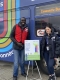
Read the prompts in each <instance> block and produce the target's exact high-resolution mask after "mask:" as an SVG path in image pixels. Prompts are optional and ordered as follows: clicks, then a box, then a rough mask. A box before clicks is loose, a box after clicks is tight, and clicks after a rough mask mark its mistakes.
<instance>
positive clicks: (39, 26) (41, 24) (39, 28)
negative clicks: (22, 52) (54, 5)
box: [35, 16, 60, 37]
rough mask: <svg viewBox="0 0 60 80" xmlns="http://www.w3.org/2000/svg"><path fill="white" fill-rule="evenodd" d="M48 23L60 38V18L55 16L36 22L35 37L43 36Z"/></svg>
mask: <svg viewBox="0 0 60 80" xmlns="http://www.w3.org/2000/svg"><path fill="white" fill-rule="evenodd" d="M46 23H51V24H52V25H53V28H54V31H55V33H56V34H57V35H58V36H60V16H53V17H47V18H39V19H36V20H35V35H36V36H37V37H38V36H43V35H44V28H45V26H46Z"/></svg>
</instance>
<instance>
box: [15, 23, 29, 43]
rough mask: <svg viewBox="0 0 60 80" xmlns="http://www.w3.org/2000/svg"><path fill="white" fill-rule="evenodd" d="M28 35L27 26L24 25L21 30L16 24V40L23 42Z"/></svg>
mask: <svg viewBox="0 0 60 80" xmlns="http://www.w3.org/2000/svg"><path fill="white" fill-rule="evenodd" d="M27 36H28V28H27V27H25V28H24V29H23V30H22V29H21V27H20V26H19V25H18V24H17V25H16V28H15V40H16V41H17V42H22V43H24V40H26V39H27Z"/></svg>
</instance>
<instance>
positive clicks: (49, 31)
mask: <svg viewBox="0 0 60 80" xmlns="http://www.w3.org/2000/svg"><path fill="white" fill-rule="evenodd" d="M45 31H46V33H47V34H51V29H50V28H49V27H48V26H47V27H46V28H45Z"/></svg>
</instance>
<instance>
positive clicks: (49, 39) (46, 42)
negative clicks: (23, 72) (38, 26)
mask: <svg viewBox="0 0 60 80" xmlns="http://www.w3.org/2000/svg"><path fill="white" fill-rule="evenodd" d="M59 45H60V40H59V37H58V36H57V35H56V34H55V33H54V30H53V29H52V25H51V24H50V23H48V24H47V25H46V28H45V35H44V36H43V38H42V40H41V56H42V57H43V58H44V59H45V61H46V64H47V69H48V73H49V79H48V80H56V76H55V72H54V64H55V61H56V60H57V55H58V53H59V49H60V46H59Z"/></svg>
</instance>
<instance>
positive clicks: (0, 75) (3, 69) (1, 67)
mask: <svg viewBox="0 0 60 80" xmlns="http://www.w3.org/2000/svg"><path fill="white" fill-rule="evenodd" d="M26 70H27V68H26ZM12 75H13V64H12V63H6V62H0V80H13V76H12ZM41 75H42V78H43V79H42V80H48V76H47V75H45V74H43V73H42V72H41ZM34 77H35V78H39V75H38V72H37V70H34V75H33V76H32V75H31V69H30V71H29V76H28V80H30V79H31V78H34ZM18 80H26V78H25V77H23V76H21V75H20V71H19V75H18ZM57 80H60V77H59V78H58V79H57Z"/></svg>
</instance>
